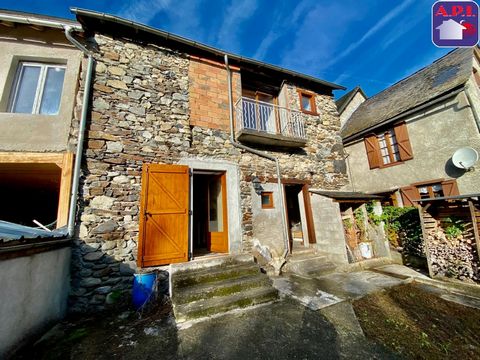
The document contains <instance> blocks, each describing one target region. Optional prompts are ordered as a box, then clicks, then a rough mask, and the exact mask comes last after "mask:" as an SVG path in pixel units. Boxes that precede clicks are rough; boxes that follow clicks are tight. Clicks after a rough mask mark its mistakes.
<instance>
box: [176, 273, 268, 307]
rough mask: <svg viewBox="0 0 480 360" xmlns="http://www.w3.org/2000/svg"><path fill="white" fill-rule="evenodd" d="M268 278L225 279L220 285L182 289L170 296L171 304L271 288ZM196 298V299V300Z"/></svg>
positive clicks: (207, 284) (198, 285)
mask: <svg viewBox="0 0 480 360" xmlns="http://www.w3.org/2000/svg"><path fill="white" fill-rule="evenodd" d="M271 284H272V281H271V280H270V278H269V277H268V276H266V275H263V274H261V273H260V274H258V275H253V276H252V275H245V276H242V277H238V278H235V279H233V281H232V280H231V279H227V280H224V281H223V284H222V282H220V283H205V284H197V285H192V286H190V287H184V288H181V289H179V291H176V292H174V294H172V302H173V303H175V304H178V305H183V304H186V303H188V302H193V301H198V300H201V299H211V298H216V297H227V296H230V295H233V294H236V293H238V292H241V291H242V290H249V289H254V288H258V287H262V286H271ZM222 291H228V294H222ZM196 297H198V298H196Z"/></svg>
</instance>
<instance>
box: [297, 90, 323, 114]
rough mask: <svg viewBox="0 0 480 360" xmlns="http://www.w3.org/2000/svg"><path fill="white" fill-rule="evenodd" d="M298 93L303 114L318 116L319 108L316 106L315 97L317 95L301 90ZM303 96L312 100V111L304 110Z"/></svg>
mask: <svg viewBox="0 0 480 360" xmlns="http://www.w3.org/2000/svg"><path fill="white" fill-rule="evenodd" d="M297 92H298V100H299V101H300V110H301V111H302V112H303V113H305V114H308V115H318V112H317V106H316V104H315V95H316V94H315V93H312V92H310V91H305V90H300V89H298V90H297ZM303 96H306V97H308V98H309V99H310V108H311V109H312V110H307V109H304V108H303V102H302V97H303Z"/></svg>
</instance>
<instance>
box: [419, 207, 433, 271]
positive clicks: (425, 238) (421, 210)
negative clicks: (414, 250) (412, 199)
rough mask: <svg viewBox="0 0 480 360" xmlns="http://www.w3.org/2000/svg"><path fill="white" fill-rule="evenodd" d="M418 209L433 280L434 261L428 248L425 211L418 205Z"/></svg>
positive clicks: (428, 264)
mask: <svg viewBox="0 0 480 360" xmlns="http://www.w3.org/2000/svg"><path fill="white" fill-rule="evenodd" d="M427 208H428V207H427ZM417 209H418V216H419V217H420V224H421V227H422V236H423V243H424V245H425V256H426V257H427V266H428V275H429V276H430V277H431V278H433V269H432V261H431V257H430V249H429V246H428V236H427V232H426V230H425V222H424V220H423V212H424V209H423V208H422V206H421V205H417Z"/></svg>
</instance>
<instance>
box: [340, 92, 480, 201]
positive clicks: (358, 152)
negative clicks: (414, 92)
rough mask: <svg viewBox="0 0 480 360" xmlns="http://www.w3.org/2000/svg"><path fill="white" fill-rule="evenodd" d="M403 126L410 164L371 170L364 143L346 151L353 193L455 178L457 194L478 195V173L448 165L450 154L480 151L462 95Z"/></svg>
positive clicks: (470, 114)
mask: <svg viewBox="0 0 480 360" xmlns="http://www.w3.org/2000/svg"><path fill="white" fill-rule="evenodd" d="M405 122H406V124H407V129H408V134H409V138H410V143H411V146H412V150H413V159H412V160H408V161H406V162H404V163H401V164H399V165H395V166H391V167H386V168H382V169H372V170H370V168H369V165H368V159H367V153H366V150H365V144H364V142H363V139H362V140H360V141H357V142H355V143H353V144H349V145H347V146H346V147H345V150H346V152H347V154H349V156H348V158H347V159H348V166H349V169H350V173H351V179H350V180H351V184H353V188H354V190H355V191H364V192H380V191H387V190H392V189H396V188H398V187H403V186H407V185H410V184H412V183H416V182H422V181H429V180H435V179H442V178H443V179H451V178H454V179H456V180H457V183H458V188H459V191H460V194H470V193H476V192H478V189H480V177H479V175H478V171H472V172H464V171H461V170H458V169H457V168H455V167H454V166H453V164H452V162H451V157H452V155H453V153H454V152H455V151H456V150H457V149H459V148H461V147H465V146H470V147H473V148H474V149H476V150H477V151H480V135H479V130H478V128H477V125H476V123H475V119H474V117H473V115H472V111H471V108H470V107H469V105H468V102H467V98H466V96H465V94H464V93H463V92H462V93H460V94H458V95H457V96H456V97H455V98H453V99H451V100H449V101H448V102H445V103H443V104H441V105H437V106H435V107H430V108H428V109H427V110H425V111H422V112H421V113H416V114H414V115H412V116H409V117H407V118H406V119H405ZM346 188H347V189H352V187H351V186H347V187H346Z"/></svg>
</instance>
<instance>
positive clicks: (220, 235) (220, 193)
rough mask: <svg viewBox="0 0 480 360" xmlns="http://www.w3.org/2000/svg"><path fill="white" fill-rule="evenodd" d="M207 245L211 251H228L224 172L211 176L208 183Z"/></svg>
mask: <svg viewBox="0 0 480 360" xmlns="http://www.w3.org/2000/svg"><path fill="white" fill-rule="evenodd" d="M208 247H209V250H210V251H211V252H218V253H228V219H227V181H226V174H222V175H218V176H215V177H213V178H212V179H211V181H210V182H209V185H208Z"/></svg>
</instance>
